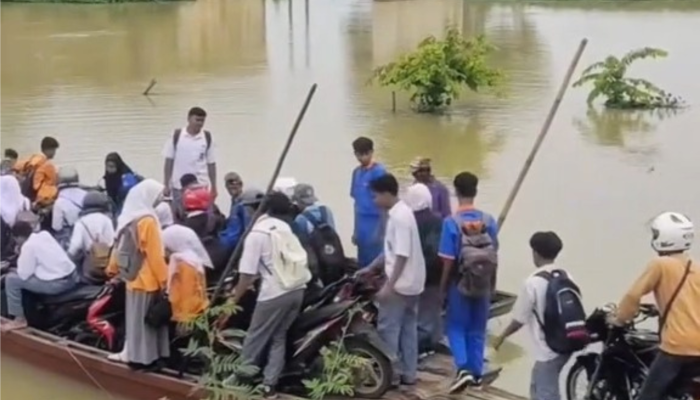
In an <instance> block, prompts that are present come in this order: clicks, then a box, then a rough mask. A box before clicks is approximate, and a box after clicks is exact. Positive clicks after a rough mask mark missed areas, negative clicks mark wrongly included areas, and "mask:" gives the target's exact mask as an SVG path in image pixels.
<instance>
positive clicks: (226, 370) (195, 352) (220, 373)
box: [182, 302, 257, 400]
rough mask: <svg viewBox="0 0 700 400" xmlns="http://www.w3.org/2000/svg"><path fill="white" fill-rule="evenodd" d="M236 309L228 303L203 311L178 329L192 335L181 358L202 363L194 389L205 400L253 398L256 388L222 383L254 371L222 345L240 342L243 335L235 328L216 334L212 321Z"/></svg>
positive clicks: (232, 350) (236, 352)
mask: <svg viewBox="0 0 700 400" xmlns="http://www.w3.org/2000/svg"><path fill="white" fill-rule="evenodd" d="M236 311H237V306H236V305H235V304H231V303H228V302H227V303H224V304H222V305H218V306H213V307H210V308H209V309H208V310H207V312H205V313H204V314H202V315H200V316H199V317H197V318H195V319H194V320H193V321H191V322H189V323H186V324H183V325H182V327H183V328H184V329H185V330H187V331H190V332H193V335H192V337H191V338H190V341H189V343H188V346H187V348H186V349H184V350H183V351H182V352H183V354H184V356H186V357H189V358H191V359H198V360H201V361H203V362H204V364H205V368H204V371H203V373H202V374H201V375H200V377H199V381H198V383H197V388H198V389H199V390H202V391H203V392H204V393H205V395H206V397H205V398H204V399H206V400H234V399H249V398H251V397H255V395H256V394H257V389H256V388H253V387H251V386H245V385H237V386H228V385H224V384H223V382H224V380H225V379H226V378H228V377H229V376H231V375H239V376H251V375H254V374H255V373H256V372H257V368H256V367H251V366H246V365H243V362H242V360H241V359H240V357H239V352H238V351H237V350H236V349H235V348H233V347H231V346H225V345H224V344H222V342H223V343H226V342H227V339H234V340H242V338H243V337H244V336H245V332H243V331H241V330H237V329H228V330H224V331H218V330H217V329H216V328H215V327H214V324H212V322H213V321H216V320H217V319H218V318H219V317H220V316H222V315H231V314H233V313H235V312H236Z"/></svg>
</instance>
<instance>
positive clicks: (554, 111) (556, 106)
mask: <svg viewBox="0 0 700 400" xmlns="http://www.w3.org/2000/svg"><path fill="white" fill-rule="evenodd" d="M587 44H588V39H585V38H584V39H582V40H581V43H580V44H579V46H578V50H577V51H576V54H574V58H573V60H571V64H570V65H569V69H568V70H567V71H566V75H564V80H563V81H562V83H561V86H560V87H559V92H558V93H557V96H556V97H555V98H554V102H553V103H552V107H551V108H550V109H549V114H547V118H546V119H545V120H544V125H543V126H542V130H540V133H539V135H537V139H536V140H535V144H534V145H533V146H532V150H530V154H529V155H528V156H527V159H526V160H525V164H524V165H523V167H522V169H521V170H520V174H519V175H518V179H516V180H515V185H514V186H513V189H511V191H510V194H509V195H508V198H507V199H506V203H505V205H504V206H503V210H502V211H501V214H500V215H499V216H498V229H499V230H501V229H502V228H503V224H504V223H505V221H506V217H507V216H508V212H509V211H510V208H511V207H512V206H513V202H514V201H515V197H516V196H517V195H518V192H519V191H520V187H521V186H522V185H523V181H525V177H526V176H527V173H528V172H529V171H530V167H531V166H532V163H533V161H535V156H536V155H537V152H538V151H539V150H540V146H542V142H543V141H544V138H545V137H546V136H547V133H548V132H549V128H550V127H551V126H552V121H554V116H555V115H556V114H557V111H558V110H559V105H560V104H561V101H562V99H563V98H564V94H565V93H566V89H568V88H569V84H570V82H571V77H572V76H573V74H574V72H575V71H576V66H577V65H578V62H579V60H581V55H582V54H583V51H584V50H585V49H586V45H587Z"/></svg>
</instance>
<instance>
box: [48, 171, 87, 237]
mask: <svg viewBox="0 0 700 400" xmlns="http://www.w3.org/2000/svg"><path fill="white" fill-rule="evenodd" d="M79 185H80V176H79V175H78V171H76V170H75V168H71V167H61V169H59V170H58V197H57V198H56V201H55V202H54V204H53V212H52V217H51V228H52V229H53V231H54V235H55V236H56V239H57V240H58V242H59V243H60V244H61V245H62V246H64V248H66V247H67V246H68V241H69V240H70V235H71V231H72V229H73V225H74V224H75V221H77V220H78V217H79V215H80V210H81V209H82V207H83V199H84V198H85V195H86V194H87V191H86V190H85V189H83V188H81V187H80V186H79Z"/></svg>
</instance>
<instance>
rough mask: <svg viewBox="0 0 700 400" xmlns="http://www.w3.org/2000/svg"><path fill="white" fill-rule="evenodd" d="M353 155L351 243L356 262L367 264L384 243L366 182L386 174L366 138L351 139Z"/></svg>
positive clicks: (362, 265)
mask: <svg viewBox="0 0 700 400" xmlns="http://www.w3.org/2000/svg"><path fill="white" fill-rule="evenodd" d="M352 148H353V151H354V152H355V158H357V161H359V162H360V165H359V166H357V167H356V168H355V169H354V170H353V171H352V181H351V184H350V196H351V197H352V198H353V200H354V202H355V206H354V214H355V227H354V230H353V234H352V242H353V244H354V245H355V246H357V262H358V264H359V266H360V267H361V268H362V267H366V266H367V265H369V264H370V263H371V262H372V261H373V260H374V259H375V258H377V257H378V256H379V254H381V252H382V246H383V243H384V235H383V231H384V229H383V218H382V213H381V211H380V210H379V208H378V207H377V206H376V205H375V204H374V196H373V195H372V191H371V190H370V188H369V183H370V182H371V181H373V180H374V179H376V178H379V177H380V176H383V175H385V174H386V168H385V167H384V165H382V164H379V163H376V162H375V161H374V158H373V156H374V142H372V139H369V138H366V137H359V138H357V139H355V141H354V142H352Z"/></svg>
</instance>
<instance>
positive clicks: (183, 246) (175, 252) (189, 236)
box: [163, 225, 214, 287]
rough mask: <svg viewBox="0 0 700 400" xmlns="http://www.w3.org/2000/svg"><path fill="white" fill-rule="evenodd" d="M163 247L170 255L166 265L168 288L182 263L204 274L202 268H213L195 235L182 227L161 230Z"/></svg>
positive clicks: (189, 229)
mask: <svg viewBox="0 0 700 400" xmlns="http://www.w3.org/2000/svg"><path fill="white" fill-rule="evenodd" d="M163 245H164V246H165V250H166V251H167V252H169V253H170V262H169V263H168V287H170V282H171V281H172V278H173V276H174V275H175V273H176V272H177V264H178V262H180V261H182V262H184V263H186V264H188V265H191V266H192V267H193V268H195V269H196V270H197V271H198V272H199V273H201V274H204V268H214V263H212V261H211V258H210V257H209V254H208V253H207V251H206V249H205V248H204V245H203V244H202V241H201V240H199V237H198V236H197V234H196V233H195V232H194V231H193V230H192V229H191V228H189V227H186V226H184V225H171V226H169V227H167V228H165V229H164V230H163Z"/></svg>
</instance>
